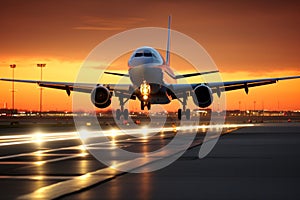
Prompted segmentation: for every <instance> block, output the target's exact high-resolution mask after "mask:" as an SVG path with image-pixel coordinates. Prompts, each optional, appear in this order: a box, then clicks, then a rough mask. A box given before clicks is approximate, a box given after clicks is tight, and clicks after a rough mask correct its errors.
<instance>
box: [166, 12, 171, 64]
mask: <svg viewBox="0 0 300 200" xmlns="http://www.w3.org/2000/svg"><path fill="white" fill-rule="evenodd" d="M170 32H171V15H169V20H168V41H167V51H166V64H167V65H170V34H171V33H170Z"/></svg>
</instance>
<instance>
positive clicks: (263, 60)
mask: <svg viewBox="0 0 300 200" xmlns="http://www.w3.org/2000/svg"><path fill="white" fill-rule="evenodd" d="M299 10H300V2H298V1H258V0H257V1H238V0H236V1H233V0H230V1H226V0H225V1H196V0H183V1H180V0H176V1H171V0H165V1H164V0H162V1H155V0H152V1H126V2H125V1H114V0H112V1H97V0H94V1H86V0H77V1H72V0H61V1H59V0H57V1H56V0H48V1H47V0H44V1H40V0H26V1H21V0H19V1H17V0H3V1H1V6H0V47H1V48H0V77H1V78H11V76H12V70H11V69H10V68H9V65H10V64H16V65H17V68H16V69H15V78H18V79H37V80H39V78H40V71H39V70H40V69H38V68H37V67H36V64H37V63H46V68H44V71H43V73H44V76H43V79H44V80H51V81H74V80H75V79H76V76H77V72H78V70H79V68H80V66H81V64H82V63H83V61H84V59H85V58H86V57H87V56H88V54H89V52H90V51H91V50H92V49H93V48H94V47H95V46H96V45H98V44H99V43H101V41H103V40H105V39H107V38H109V37H111V36H113V35H114V34H117V33H120V32H122V31H125V30H129V29H133V28H140V27H149V26H151V27H164V28H166V27H167V17H168V15H172V27H171V28H172V29H174V30H176V31H179V32H182V33H184V34H186V35H188V36H190V37H191V38H193V39H194V40H196V41H197V42H198V43H200V44H201V45H202V46H203V47H204V48H205V49H206V50H207V52H208V53H209V54H210V55H211V57H212V58H213V60H214V62H215V63H216V65H217V66H218V68H219V70H220V72H221V75H222V77H223V80H224V81H226V80H241V79H254V78H268V77H278V76H290V75H300V56H299V52H300V40H299V39H300V38H299V37H300V12H299ZM120 45H122V44H120ZM124 57H126V55H125V56H123V58H124ZM127 57H128V56H127ZM172 59H173V60H171V63H172V67H173V68H174V69H175V70H176V71H177V72H181V73H186V71H185V70H186V67H185V66H182V65H180V64H182V63H180V64H178V62H179V61H178V62H177V63H176V62H174V61H176V60H174V58H172ZM121 60H124V61H125V62H124V63H123V65H121V62H120V61H119V62H118V63H120V64H118V65H117V67H114V68H113V69H115V70H122V71H126V70H127V62H126V60H125V59H121ZM299 86H300V80H290V81H280V82H279V83H278V84H274V85H270V86H262V87H257V88H250V92H249V95H246V94H245V92H244V91H243V90H238V91H234V92H229V93H227V108H228V109H238V108H239V103H238V102H239V101H241V109H243V110H244V109H253V102H254V101H256V109H262V108H264V109H268V110H277V109H278V108H279V109H280V110H300V101H299V98H300V89H299V88H300V87H299ZM15 89H16V90H17V92H16V93H15V108H18V109H28V110H38V109H39V89H38V87H37V86H36V85H31V84H21V83H16V84H15ZM0 94H1V95H0V108H3V107H4V104H7V106H8V107H9V108H10V107H11V83H8V82H0ZM43 97H44V102H43V108H44V110H71V107H72V101H71V98H70V97H67V95H66V93H65V91H59V90H53V89H45V90H44V96H43Z"/></svg>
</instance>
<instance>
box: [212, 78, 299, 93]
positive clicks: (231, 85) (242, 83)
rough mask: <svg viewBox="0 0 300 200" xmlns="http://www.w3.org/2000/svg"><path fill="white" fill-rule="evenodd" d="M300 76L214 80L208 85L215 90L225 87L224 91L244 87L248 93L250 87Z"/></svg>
mask: <svg viewBox="0 0 300 200" xmlns="http://www.w3.org/2000/svg"><path fill="white" fill-rule="evenodd" d="M298 78H300V76H287V77H278V78H264V79H252V80H239V81H226V82H220V83H218V82H212V83H208V84H207V85H208V86H209V87H211V88H212V90H213V91H214V92H215V91H216V90H217V89H218V88H221V89H224V91H232V90H238V89H244V90H245V92H246V93H248V92H249V87H257V86H262V85H269V84H274V83H276V82H277V81H280V80H289V79H298Z"/></svg>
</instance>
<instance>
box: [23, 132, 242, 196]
mask: <svg viewBox="0 0 300 200" xmlns="http://www.w3.org/2000/svg"><path fill="white" fill-rule="evenodd" d="M234 130H236V129H235V128H233V129H232V131H234ZM228 132H229V131H226V133H228ZM199 144H201V143H200V142H198V143H195V144H193V145H192V146H191V147H190V148H189V149H191V148H194V147H195V146H198V145H199ZM178 149H180V148H178ZM181 151H182V150H181ZM181 151H178V152H176V153H174V154H173V155H176V154H178V153H180V152H181ZM173 155H170V156H168V157H171V156H173ZM162 159H167V158H166V157H164V156H162V155H160V154H158V155H157V156H153V157H145V158H137V159H134V160H131V161H126V162H122V163H119V164H117V165H116V166H115V167H120V166H119V165H123V166H126V168H129V169H131V170H134V169H138V168H140V167H143V166H145V165H151V164H154V162H159V160H162ZM107 174H109V175H107ZM123 174H126V172H119V171H116V170H115V169H113V168H111V167H107V168H104V169H100V170H97V171H94V172H89V173H86V174H84V175H81V176H78V177H76V178H73V179H70V180H67V181H62V182H59V183H55V184H52V185H48V186H45V187H41V188H39V189H37V190H35V191H34V192H32V193H29V194H25V195H22V196H20V197H19V198H18V199H55V198H58V197H61V196H63V195H67V194H70V193H74V192H77V191H80V190H83V189H85V188H87V187H91V186H93V185H95V184H99V183H101V182H104V181H108V180H110V179H113V178H115V177H117V176H120V175H123Z"/></svg>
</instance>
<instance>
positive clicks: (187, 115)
mask: <svg viewBox="0 0 300 200" xmlns="http://www.w3.org/2000/svg"><path fill="white" fill-rule="evenodd" d="M178 100H179V101H180V102H181V104H182V107H183V108H182V109H178V112H177V115H178V119H179V120H181V119H182V116H183V115H185V118H186V119H187V120H190V119H191V110H190V109H186V104H187V102H186V100H187V95H186V94H185V95H184V96H183V99H182V101H181V100H180V99H178Z"/></svg>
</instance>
